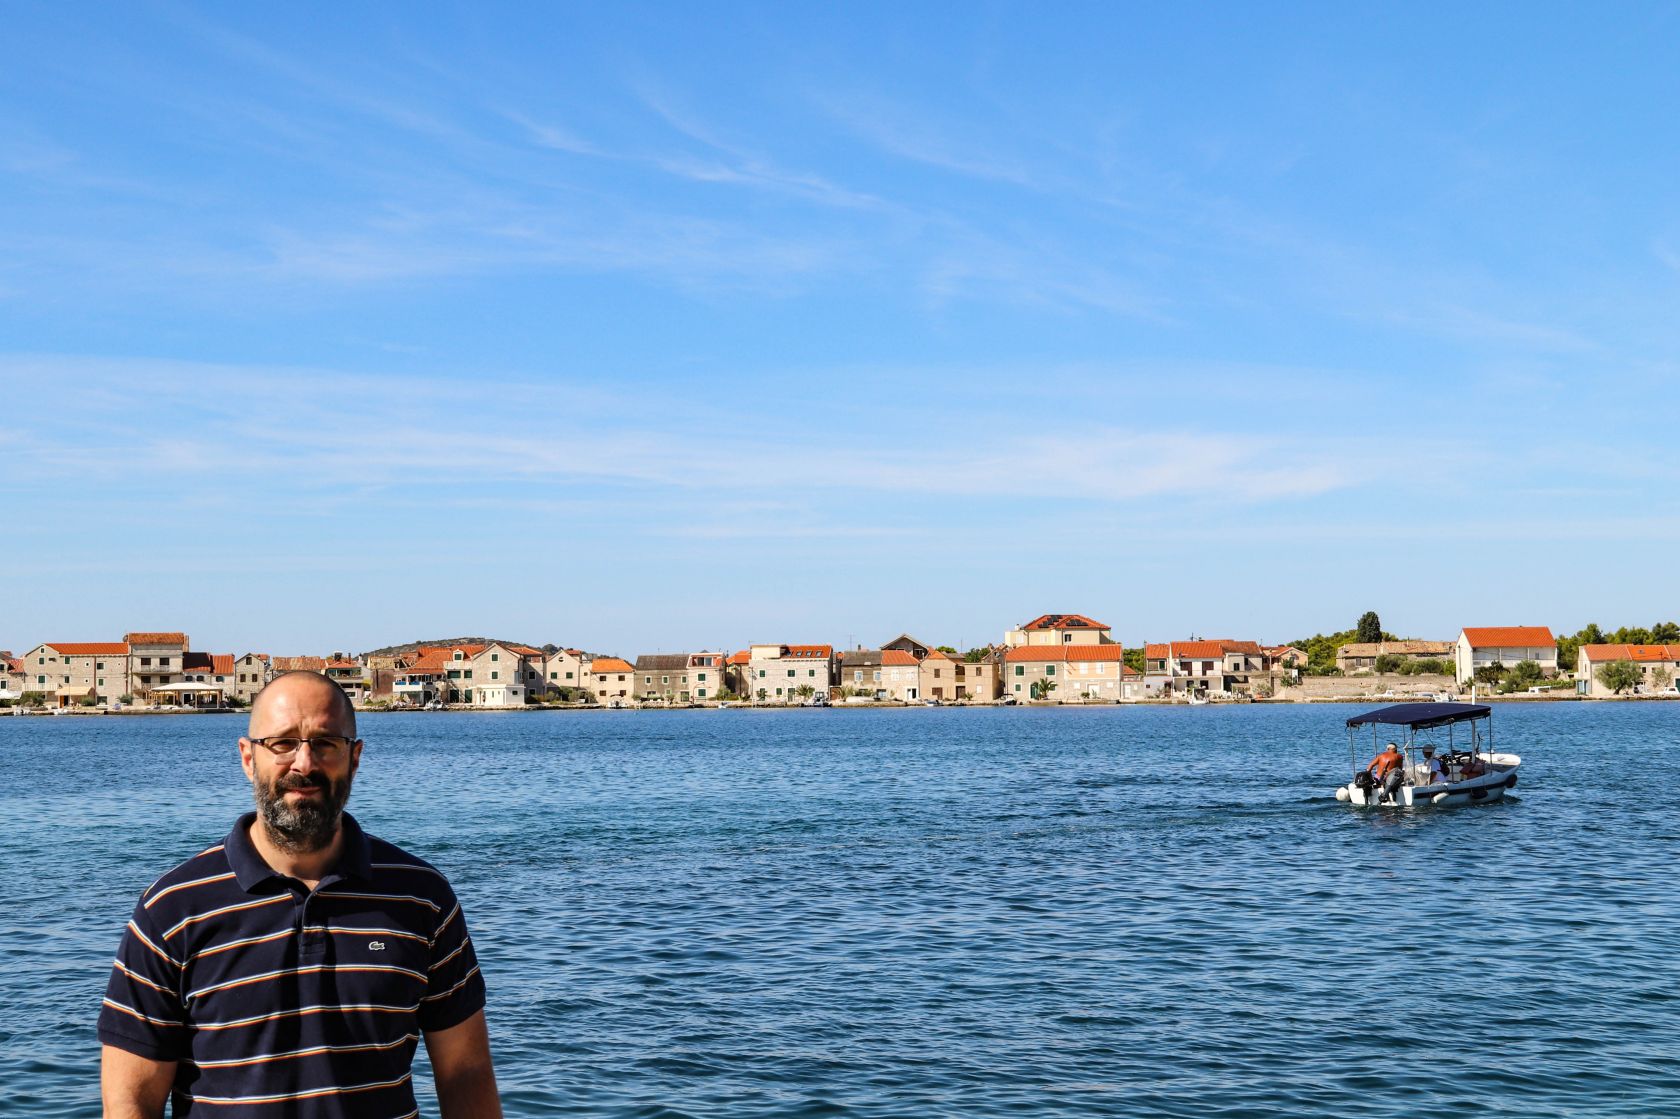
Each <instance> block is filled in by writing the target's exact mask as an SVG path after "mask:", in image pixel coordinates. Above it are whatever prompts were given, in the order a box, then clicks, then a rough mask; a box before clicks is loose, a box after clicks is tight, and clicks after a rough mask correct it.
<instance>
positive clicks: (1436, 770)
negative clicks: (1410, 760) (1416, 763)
mask: <svg viewBox="0 0 1680 1119" xmlns="http://www.w3.org/2000/svg"><path fill="white" fill-rule="evenodd" d="M1420 768H1422V770H1423V773H1422V774H1421V775H1420V776H1421V777H1422V778H1423V780H1421V781H1420V782H1419V784H1422V785H1445V784H1446V783H1447V769H1446V767H1445V766H1443V765H1442V764H1441V759H1440V758H1437V757H1436V756H1435V747H1434V746H1433V745H1425V746H1424V748H1423V765H1422V766H1421V767H1420Z"/></svg>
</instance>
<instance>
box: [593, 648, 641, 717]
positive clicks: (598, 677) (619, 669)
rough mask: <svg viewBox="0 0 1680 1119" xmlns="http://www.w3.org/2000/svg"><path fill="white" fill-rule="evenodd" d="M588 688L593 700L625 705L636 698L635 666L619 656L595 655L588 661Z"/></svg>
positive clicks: (611, 704) (612, 704) (609, 705)
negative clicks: (593, 697)
mask: <svg viewBox="0 0 1680 1119" xmlns="http://www.w3.org/2000/svg"><path fill="white" fill-rule="evenodd" d="M589 688H590V691H591V692H592V693H593V694H594V696H595V702H597V703H601V704H604V705H606V706H608V707H611V706H614V705H617V706H620V707H627V706H629V705H630V704H631V703H634V702H635V699H636V693H635V688H636V667H635V666H634V665H632V664H631V663H630V662H629V661H627V660H624V659H623V658H621V657H596V658H594V659H593V660H591V661H590V662H589Z"/></svg>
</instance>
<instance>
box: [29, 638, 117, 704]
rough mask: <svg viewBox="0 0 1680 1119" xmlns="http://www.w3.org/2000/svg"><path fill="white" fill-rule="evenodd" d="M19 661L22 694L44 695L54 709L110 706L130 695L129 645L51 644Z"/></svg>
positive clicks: (86, 642)
mask: <svg viewBox="0 0 1680 1119" xmlns="http://www.w3.org/2000/svg"><path fill="white" fill-rule="evenodd" d="M19 659H20V660H21V661H22V665H21V667H22V669H23V672H22V676H23V688H22V690H23V691H26V692H41V693H43V694H45V695H46V697H47V704H48V705H49V706H52V707H74V706H76V705H77V704H80V703H83V702H86V701H89V700H91V701H93V702H94V703H109V702H110V701H112V700H114V699H117V698H119V697H121V696H123V695H125V694H127V693H128V691H129V675H128V666H129V659H128V645H127V643H126V642H122V641H49V642H47V643H45V644H42V645H37V646H35V648H33V649H31V650H29V652H27V653H25V654H24V655H23V656H22V657H21V658H19Z"/></svg>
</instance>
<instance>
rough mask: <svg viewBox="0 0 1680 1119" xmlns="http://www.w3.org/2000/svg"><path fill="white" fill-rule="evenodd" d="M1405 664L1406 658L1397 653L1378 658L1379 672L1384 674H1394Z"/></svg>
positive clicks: (1385, 654)
mask: <svg viewBox="0 0 1680 1119" xmlns="http://www.w3.org/2000/svg"><path fill="white" fill-rule="evenodd" d="M1404 663H1405V658H1403V657H1401V656H1399V655H1397V654H1395V653H1384V654H1383V655H1382V656H1380V657H1378V658H1377V671H1378V672H1380V673H1383V674H1385V675H1386V674H1387V673H1390V672H1394V671H1396V670H1397V669H1399V667H1400V666H1401V665H1402V664H1404Z"/></svg>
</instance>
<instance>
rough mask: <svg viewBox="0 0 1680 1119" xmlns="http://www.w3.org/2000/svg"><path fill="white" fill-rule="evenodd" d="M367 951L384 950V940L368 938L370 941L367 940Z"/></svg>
mask: <svg viewBox="0 0 1680 1119" xmlns="http://www.w3.org/2000/svg"><path fill="white" fill-rule="evenodd" d="M368 951H369V952H383V951H385V942H384V941H383V940H370V941H368Z"/></svg>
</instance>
